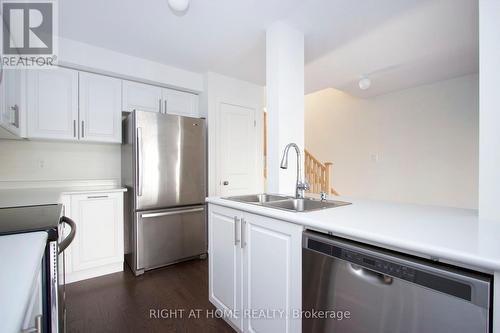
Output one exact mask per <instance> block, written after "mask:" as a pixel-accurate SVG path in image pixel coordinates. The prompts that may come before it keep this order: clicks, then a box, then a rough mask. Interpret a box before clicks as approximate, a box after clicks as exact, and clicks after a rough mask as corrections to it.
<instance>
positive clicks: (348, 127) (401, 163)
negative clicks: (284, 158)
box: [305, 75, 479, 208]
mask: <svg viewBox="0 0 500 333" xmlns="http://www.w3.org/2000/svg"><path fill="white" fill-rule="evenodd" d="M305 108H306V116H305V119H306V120H305V142H306V148H307V149H309V150H310V151H311V153H313V154H314V155H316V156H317V157H318V158H319V159H320V160H321V161H329V162H333V186H334V187H335V189H336V190H337V191H338V192H339V193H340V194H341V195H348V196H356V197H366V198H375V199H382V200H393V201H402V202H415V203H424V204H434V205H443V206H452V207H464V208H477V203H478V190H477V187H478V121H479V119H478V118H479V111H478V76H477V75H468V76H464V77H459V78H455V79H452V80H447V81H441V82H437V83H433V84H429V85H424V86H419V87H416V88H411V89H407V90H402V91H399V92H395V93H391V94H387V95H382V96H379V97H375V98H370V99H358V98H355V97H352V96H350V95H347V94H345V93H342V92H340V91H337V90H334V89H326V90H323V91H320V92H317V93H313V94H309V95H306V103H305Z"/></svg>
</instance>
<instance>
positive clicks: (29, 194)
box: [0, 185, 127, 208]
mask: <svg viewBox="0 0 500 333" xmlns="http://www.w3.org/2000/svg"><path fill="white" fill-rule="evenodd" d="M126 191H127V189H126V188H124V187H120V186H107V185H105V186H73V187H47V188H20V189H4V190H0V208H2V207H17V206H30V205H46V204H55V203H61V201H62V199H61V197H62V196H63V195H66V194H79V193H102V192H106V193H108V192H126Z"/></svg>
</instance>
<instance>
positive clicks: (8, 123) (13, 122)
mask: <svg viewBox="0 0 500 333" xmlns="http://www.w3.org/2000/svg"><path fill="white" fill-rule="evenodd" d="M25 74H26V72H25V71H24V70H20V69H6V70H4V71H3V78H2V82H1V84H0V101H1V102H0V103H1V105H0V125H1V126H2V127H3V128H4V129H6V130H7V131H8V132H9V133H10V134H12V137H10V138H16V137H18V138H23V137H26V103H25V101H24V98H23V96H24V91H23V89H22V87H23V86H24V84H25Z"/></svg>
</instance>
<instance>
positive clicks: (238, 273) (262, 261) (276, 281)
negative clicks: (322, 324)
mask: <svg viewBox="0 0 500 333" xmlns="http://www.w3.org/2000/svg"><path fill="white" fill-rule="evenodd" d="M301 237H302V227H301V226H299V225H295V224H293V223H288V222H284V221H279V220H275V219H271V218H267V217H264V216H260V215H255V214H250V213H245V212H242V211H238V210H234V209H230V208H226V207H221V206H217V205H212V204H210V205H209V298H210V301H211V302H212V303H213V304H214V305H215V306H216V307H217V309H219V310H220V311H224V313H225V315H226V319H227V320H228V321H229V322H230V323H231V324H232V326H233V327H234V328H236V329H237V330H239V331H241V332H245V333H246V332H258V333H267V332H269V333H275V332H300V331H301V321H300V318H296V316H294V314H295V315H296V314H297V313H298V312H300V309H301V304H302V301H301V295H302V293H301V290H302V285H301V283H302V282H301V281H302V278H301V277H302V272H301V267H302V261H301V260H302V259H301V258H302V255H301V253H302V247H301Z"/></svg>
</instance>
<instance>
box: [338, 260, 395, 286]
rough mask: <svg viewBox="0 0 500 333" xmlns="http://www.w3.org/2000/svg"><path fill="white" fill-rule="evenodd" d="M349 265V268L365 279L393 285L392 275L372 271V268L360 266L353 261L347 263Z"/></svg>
mask: <svg viewBox="0 0 500 333" xmlns="http://www.w3.org/2000/svg"><path fill="white" fill-rule="evenodd" d="M346 264H347V265H348V266H349V270H350V271H351V272H352V273H353V274H354V275H356V276H358V277H360V278H361V279H363V280H366V281H368V282H371V283H378V284H385V285H391V284H392V281H393V278H392V276H389V275H385V274H382V273H379V272H375V271H372V270H370V269H367V268H364V267H361V266H358V265H356V264H353V263H346Z"/></svg>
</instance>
